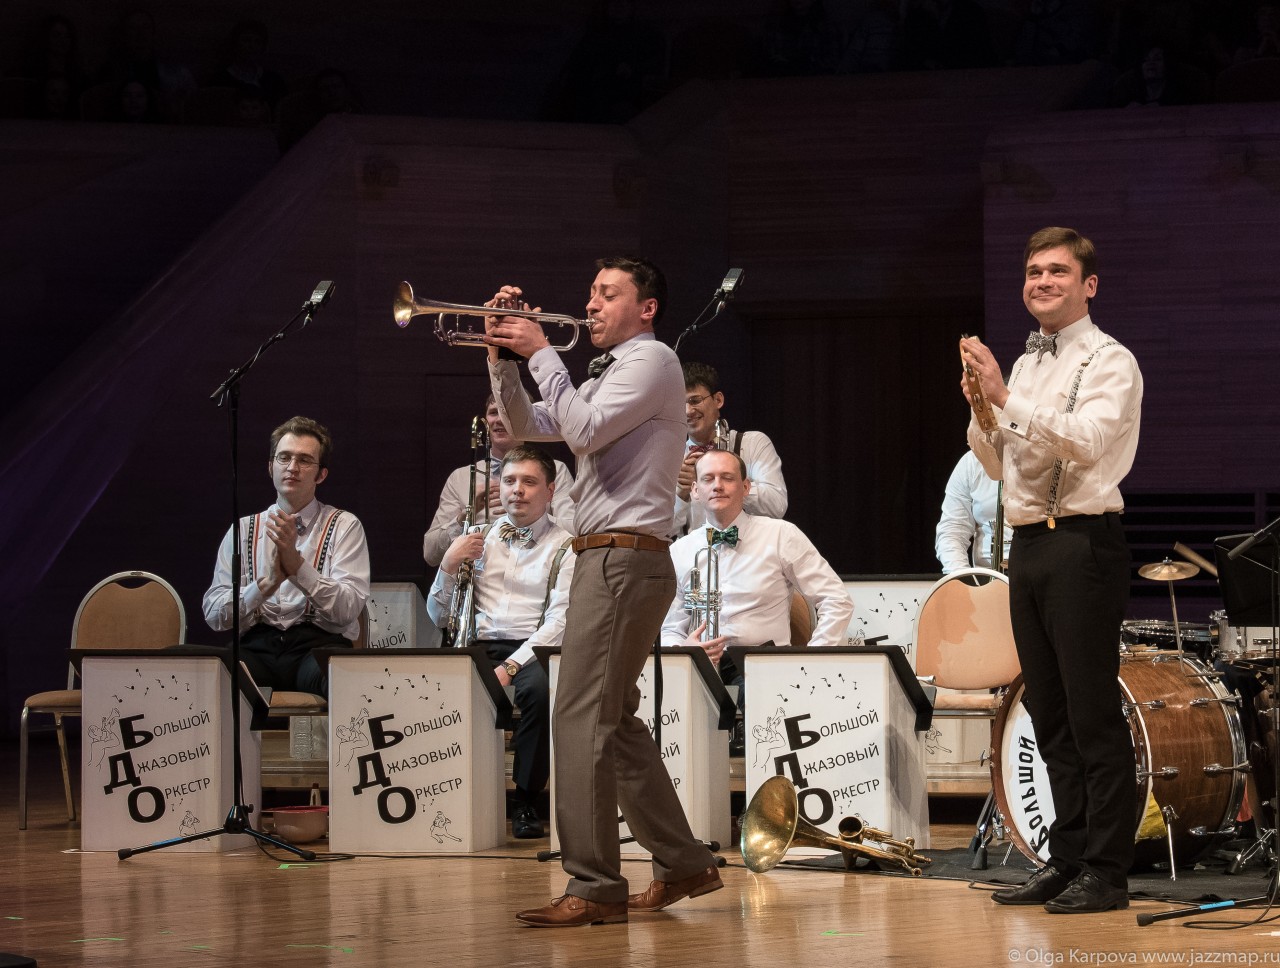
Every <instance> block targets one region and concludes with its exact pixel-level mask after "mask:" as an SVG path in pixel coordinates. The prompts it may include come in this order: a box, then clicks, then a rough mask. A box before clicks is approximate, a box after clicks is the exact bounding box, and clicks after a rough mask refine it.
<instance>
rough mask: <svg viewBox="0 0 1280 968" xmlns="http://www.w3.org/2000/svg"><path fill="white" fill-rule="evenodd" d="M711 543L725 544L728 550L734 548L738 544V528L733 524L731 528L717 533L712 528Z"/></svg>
mask: <svg viewBox="0 0 1280 968" xmlns="http://www.w3.org/2000/svg"><path fill="white" fill-rule="evenodd" d="M711 543H712V544H725V545H728V546H729V547H730V548H732V547H734V546H736V545H737V543H738V526H737V525H736V524H735V525H734V526H733V527H731V528H725V529H724V530H723V531H717V530H716V529H715V528H712V529H711Z"/></svg>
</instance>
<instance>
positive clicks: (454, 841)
mask: <svg viewBox="0 0 1280 968" xmlns="http://www.w3.org/2000/svg"><path fill="white" fill-rule="evenodd" d="M482 675H490V676H492V673H491V672H489V670H488V669H487V668H482V667H480V666H479V665H477V663H476V662H475V660H474V658H473V656H472V655H471V654H470V650H462V649H456V650H455V649H446V650H440V649H433V650H429V651H427V652H425V654H424V652H419V651H414V652H412V653H410V654H405V653H401V652H399V651H396V650H386V651H381V652H376V653H369V652H364V651H363V650H354V651H352V650H344V651H342V652H341V653H340V654H337V653H331V654H330V657H329V724H330V733H329V843H330V846H331V847H332V849H333V850H335V851H339V852H342V853H381V854H420V853H469V852H472V851H478V850H487V849H489V848H491V847H496V846H499V845H501V844H504V843H505V842H506V789H505V779H504V772H503V767H504V760H503V757H504V750H503V731H502V729H500V728H498V726H497V720H498V708H497V706H496V705H495V703H494V700H493V693H492V691H491V690H490V688H489V687H488V685H487V684H486V683H485V682H484V681H483V680H482V679H481V676H482ZM492 687H493V688H494V689H497V680H496V679H494V680H493V683H492Z"/></svg>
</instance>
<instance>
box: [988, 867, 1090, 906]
mask: <svg viewBox="0 0 1280 968" xmlns="http://www.w3.org/2000/svg"><path fill="white" fill-rule="evenodd" d="M1071 883H1072V880H1071V875H1070V874H1064V873H1062V871H1060V870H1058V868H1056V867H1053V866H1051V865H1050V866H1046V867H1042V868H1040V870H1038V871H1036V872H1035V873H1034V874H1032V875H1031V877H1030V878H1028V879H1027V882H1026V883H1025V884H1022V885H1021V886H1019V887H1006V888H1005V889H1004V890H1003V891H996V892H995V893H994V894H992V895H991V900H993V901H995V902H996V903H997V904H1043V903H1044V902H1045V901H1051V900H1053V899H1054V898H1055V897H1057V896H1058V895H1059V894H1061V893H1062V892H1063V891H1065V890H1066V889H1067V885H1069V884H1071Z"/></svg>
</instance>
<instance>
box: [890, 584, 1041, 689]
mask: <svg viewBox="0 0 1280 968" xmlns="http://www.w3.org/2000/svg"><path fill="white" fill-rule="evenodd" d="M915 649H916V675H919V676H932V677H933V681H934V683H935V685H938V686H942V687H943V688H946V689H996V688H999V687H1000V686H1004V685H1007V684H1008V683H1009V682H1011V681H1013V679H1014V677H1015V676H1017V675H1018V673H1019V671H1020V667H1019V665H1018V651H1017V649H1016V648H1015V646H1014V644H1013V626H1012V625H1011V624H1010V623H1009V579H1008V578H1006V577H1005V576H1004V575H1002V574H1000V572H998V571H992V570H991V569H989V568H962V569H960V570H959V571H954V572H952V573H951V574H949V575H946V576H944V577H943V578H942V579H941V580H940V581H938V582H936V583H935V584H934V586H933V587H932V588H930V589H929V591H928V593H927V594H926V595H925V598H924V601H923V602H921V604H920V611H919V613H918V614H917V616H916V629H915Z"/></svg>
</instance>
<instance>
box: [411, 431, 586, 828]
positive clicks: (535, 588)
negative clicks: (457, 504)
mask: <svg viewBox="0 0 1280 968" xmlns="http://www.w3.org/2000/svg"><path fill="white" fill-rule="evenodd" d="M498 487H499V495H500V499H501V502H502V511H503V513H502V514H501V515H500V516H499V517H497V518H495V519H494V520H493V521H492V522H491V523H490V524H489V525H487V526H485V527H484V528H481V529H478V530H474V531H471V532H469V533H467V534H463V535H459V536H458V537H457V538H455V539H454V540H453V541H452V542H451V543H450V544H449V548H448V550H447V551H445V553H444V557H443V559H442V560H441V562H440V568H439V570H438V571H437V572H436V577H435V581H434V582H432V585H431V592H430V594H429V595H428V596H427V614H428V615H429V616H430V617H431V620H432V621H433V622H435V623H436V624H437V625H443V624H444V622H445V620H446V619H447V618H448V613H449V607H450V602H451V600H452V598H453V591H454V582H455V580H456V576H457V574H458V570H459V568H460V566H461V565H462V564H463V563H464V562H466V561H470V562H471V563H472V572H471V575H472V577H471V580H472V582H473V583H474V608H475V623H474V626H473V627H474V628H475V641H474V642H468V643H465V644H466V645H479V646H483V647H484V649H485V651H486V652H487V653H488V656H489V658H490V659H491V660H492V661H493V662H495V663H497V666H496V668H495V670H494V672H495V674H496V675H497V677H498V680H499V681H500V682H501V683H502V684H503V685H504V686H508V685H512V684H514V685H515V692H516V697H515V698H516V706H517V707H518V708H519V710H520V722H519V725H518V726H517V727H516V732H515V737H514V740H513V743H514V746H515V764H514V766H513V769H512V779H513V780H514V781H515V785H516V792H515V797H514V800H515V803H514V805H513V813H512V816H511V832H512V834H513V835H514V836H515V837H518V838H531V837H541V836H542V835H543V825H542V820H541V819H540V818H539V816H538V812H537V799H538V797H539V796H540V795H541V793H542V791H543V790H544V789H545V788H546V785H547V779H548V777H549V775H550V769H551V765H550V735H551V734H550V725H551V702H550V692H549V686H548V682H547V673H546V670H545V669H543V668H542V666H541V664H539V663H538V661H537V660H536V659H535V658H534V655H533V649H534V646H538V645H559V644H560V640H561V637H562V636H563V634H564V621H565V612H566V611H567V609H568V604H569V584H570V582H572V581H573V565H574V558H573V555H572V554H570V553H568V552H569V540H570V535H569V532H567V531H565V530H564V528H562V527H560V526H559V524H557V523H556V522H555V521H554V520H552V518H551V517H550V516H549V515H548V514H547V508H548V507H549V506H550V504H551V501H552V498H553V496H554V494H555V491H556V485H555V466H554V464H553V463H552V461H551V458H550V457H548V456H547V455H546V454H545V453H544V452H543V451H541V450H539V449H538V448H536V447H528V446H518V447H514V448H512V449H511V450H508V451H507V452H506V454H505V455H504V456H503V458H502V466H501V469H500V471H499V485H498Z"/></svg>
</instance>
